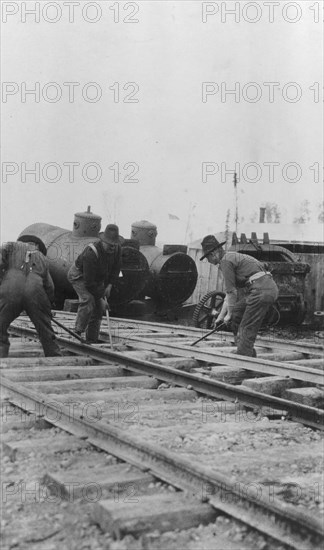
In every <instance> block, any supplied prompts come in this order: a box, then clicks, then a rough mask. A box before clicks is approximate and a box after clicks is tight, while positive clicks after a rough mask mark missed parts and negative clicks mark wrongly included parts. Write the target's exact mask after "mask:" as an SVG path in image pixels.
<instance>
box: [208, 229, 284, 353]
mask: <svg viewBox="0 0 324 550" xmlns="http://www.w3.org/2000/svg"><path fill="white" fill-rule="evenodd" d="M224 244H225V242H222V243H219V242H218V241H217V239H216V238H215V237H214V235H207V236H206V237H204V239H203V241H202V243H201V245H202V248H203V256H202V257H201V258H200V260H203V259H204V258H207V260H208V262H209V263H211V264H214V265H219V267H220V269H221V271H222V274H223V276H224V281H225V290H226V298H225V300H224V304H223V307H222V310H221V312H220V314H219V315H218V317H217V321H216V324H217V325H220V324H221V323H223V322H225V323H229V322H231V326H232V330H233V332H234V334H235V335H236V334H237V353H238V354H240V355H247V356H250V357H256V353H255V350H254V348H253V346H254V342H255V339H256V337H257V333H258V330H259V328H260V327H261V324H262V321H263V319H264V318H265V316H266V314H267V312H268V310H269V308H270V307H271V306H272V305H273V304H274V302H275V301H276V299H277V298H278V287H277V285H276V283H275V282H274V280H273V278H272V275H271V273H269V272H267V271H265V269H264V268H263V266H262V264H261V263H260V262H259V261H258V260H256V259H255V258H253V257H252V256H249V255H247V254H240V253H239V252H225V250H224V249H223V245H224ZM242 287H245V289H246V290H247V295H246V296H244V297H243V298H242V299H241V300H238V301H237V288H242Z"/></svg>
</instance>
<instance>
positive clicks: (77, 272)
mask: <svg viewBox="0 0 324 550" xmlns="http://www.w3.org/2000/svg"><path fill="white" fill-rule="evenodd" d="M120 262H121V247H120V244H119V229H118V227H117V225H115V224H109V225H107V227H106V229H105V231H104V233H102V234H101V235H100V240H99V241H97V242H94V243H90V244H88V245H87V246H86V248H85V249H84V250H83V252H81V254H80V255H79V256H78V257H77V259H76V260H75V262H74V264H73V265H72V267H71V268H70V270H69V272H68V280H69V281H70V283H71V284H72V286H73V288H74V290H75V292H76V293H77V295H78V297H79V302H80V303H79V309H78V313H77V317H76V322H75V332H76V333H77V334H79V335H81V334H82V333H83V332H84V331H86V339H87V342H89V343H95V342H97V341H98V336H99V331H100V324H101V318H102V315H103V313H104V312H105V310H106V307H108V304H107V301H106V299H109V296H110V292H111V289H112V286H113V284H114V283H116V282H117V281H118V276H119V271H120Z"/></svg>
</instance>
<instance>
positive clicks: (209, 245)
mask: <svg viewBox="0 0 324 550" xmlns="http://www.w3.org/2000/svg"><path fill="white" fill-rule="evenodd" d="M225 243H226V241H223V242H222V243H219V242H218V240H217V239H216V237H214V235H206V237H204V238H203V240H202V243H201V246H202V249H203V253H204V255H203V256H202V257H201V258H200V261H201V260H204V259H205V258H206V257H207V256H208V255H209V254H210V253H211V252H214V250H217V248H220V247H221V246H223V244H225Z"/></svg>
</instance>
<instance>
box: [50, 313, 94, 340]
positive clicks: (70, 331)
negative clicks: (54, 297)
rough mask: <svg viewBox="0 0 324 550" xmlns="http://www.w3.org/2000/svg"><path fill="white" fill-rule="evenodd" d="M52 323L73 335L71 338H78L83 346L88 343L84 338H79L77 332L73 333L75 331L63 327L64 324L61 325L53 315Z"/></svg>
mask: <svg viewBox="0 0 324 550" xmlns="http://www.w3.org/2000/svg"><path fill="white" fill-rule="evenodd" d="M52 321H53V322H54V323H55V324H56V325H57V326H58V327H61V328H63V329H64V330H66V332H68V333H69V334H71V336H74V338H77V339H78V340H79V341H80V342H81V344H85V343H86V341H85V339H84V338H82V336H79V335H78V334H76V332H73V330H71V329H69V328H67V327H65V326H64V325H62V323H60V322H59V321H57V320H56V319H55V318H54V315H53V314H52Z"/></svg>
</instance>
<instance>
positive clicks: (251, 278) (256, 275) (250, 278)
mask: <svg viewBox="0 0 324 550" xmlns="http://www.w3.org/2000/svg"><path fill="white" fill-rule="evenodd" d="M265 275H270V277H272V275H271V273H270V271H258V272H257V273H254V275H251V277H249V278H248V280H247V282H246V286H250V285H251V284H252V283H253V281H256V280H257V279H260V277H264V276H265Z"/></svg>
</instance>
